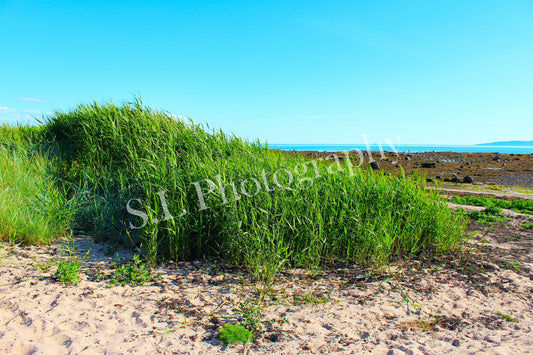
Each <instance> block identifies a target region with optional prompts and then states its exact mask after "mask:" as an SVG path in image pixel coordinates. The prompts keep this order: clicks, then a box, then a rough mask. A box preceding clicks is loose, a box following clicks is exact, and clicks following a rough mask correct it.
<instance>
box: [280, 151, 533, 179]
mask: <svg viewBox="0 0 533 355" xmlns="http://www.w3.org/2000/svg"><path fill="white" fill-rule="evenodd" d="M286 154H289V155H294V154H299V155H303V156H304V157H306V158H308V159H320V158H326V157H330V156H332V154H336V155H338V156H339V157H340V158H341V159H343V158H344V153H342V152H336V153H332V152H317V151H287V152H286ZM362 154H363V158H364V159H363V165H362V167H363V168H369V167H370V168H372V169H374V170H383V171H385V172H388V173H391V174H399V173H400V172H401V169H400V167H401V168H403V170H404V171H405V173H406V174H412V173H414V172H417V173H419V174H422V175H425V176H426V178H427V179H428V182H434V181H437V182H439V183H440V182H451V183H467V184H477V185H483V184H492V185H504V186H517V187H523V188H533V154H499V153H455V152H425V153H395V152H388V151H385V152H383V153H381V152H379V151H372V152H362ZM350 156H352V157H353V158H354V159H359V157H360V155H359V153H358V152H356V151H352V152H350ZM372 160H374V162H372Z"/></svg>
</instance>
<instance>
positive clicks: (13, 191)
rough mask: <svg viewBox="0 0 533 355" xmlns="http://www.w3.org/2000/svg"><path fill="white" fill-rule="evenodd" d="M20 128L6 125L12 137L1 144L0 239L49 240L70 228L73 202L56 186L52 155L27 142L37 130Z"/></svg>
mask: <svg viewBox="0 0 533 355" xmlns="http://www.w3.org/2000/svg"><path fill="white" fill-rule="evenodd" d="M19 129H20V131H19V134H17V133H15V131H8V130H5V128H4V131H3V132H4V133H5V132H9V134H10V135H11V137H10V138H9V139H5V140H4V141H3V143H4V145H2V146H0V239H4V240H8V241H10V242H23V243H27V244H46V243H50V242H51V241H52V240H54V239H55V238H57V237H59V236H61V235H63V234H64V233H65V232H66V231H67V230H68V229H69V227H70V225H71V223H72V219H71V212H70V205H69V202H68V201H67V200H66V196H65V194H63V193H61V192H60V190H58V188H57V186H55V183H54V182H55V179H54V177H53V176H52V174H51V170H50V169H51V160H50V157H49V156H47V154H46V153H39V152H38V149H36V148H35V147H34V146H32V145H29V144H28V140H27V139H28V136H27V135H26V134H27V133H28V132H34V130H33V129H31V128H30V129H27V128H19ZM4 137H5V136H4ZM29 139H32V137H30V138H29ZM5 142H9V143H5ZM15 142H18V143H15ZM8 146H9V147H8Z"/></svg>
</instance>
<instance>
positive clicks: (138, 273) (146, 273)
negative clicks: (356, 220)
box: [109, 254, 152, 286]
mask: <svg viewBox="0 0 533 355" xmlns="http://www.w3.org/2000/svg"><path fill="white" fill-rule="evenodd" d="M151 280H152V275H151V273H150V269H149V268H148V267H147V266H146V264H145V263H143V262H142V261H141V260H140V259H139V254H135V255H134V256H133V260H132V261H130V262H128V263H126V264H121V265H118V266H117V267H116V269H115V270H114V271H113V272H112V273H111V275H110V279H109V283H110V284H111V285H116V284H120V285H121V286H125V285H126V284H129V285H132V286H142V285H144V284H145V283H146V282H149V281H151Z"/></svg>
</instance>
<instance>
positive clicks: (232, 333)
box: [218, 323, 254, 344]
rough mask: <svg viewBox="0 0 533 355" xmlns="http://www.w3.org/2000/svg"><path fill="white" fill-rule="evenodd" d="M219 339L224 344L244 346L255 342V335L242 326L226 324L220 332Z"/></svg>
mask: <svg viewBox="0 0 533 355" xmlns="http://www.w3.org/2000/svg"><path fill="white" fill-rule="evenodd" d="M218 339H219V340H220V341H221V342H223V343H224V344H235V343H243V344H244V343H250V342H252V341H253V340H254V333H252V332H251V331H249V330H248V329H246V328H245V327H244V326H242V325H240V324H229V323H226V324H224V326H223V327H222V329H221V330H220V331H219V332H218Z"/></svg>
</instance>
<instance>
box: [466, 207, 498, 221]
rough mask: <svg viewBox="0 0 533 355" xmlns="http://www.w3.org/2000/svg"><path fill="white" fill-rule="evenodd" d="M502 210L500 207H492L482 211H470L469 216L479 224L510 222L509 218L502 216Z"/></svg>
mask: <svg viewBox="0 0 533 355" xmlns="http://www.w3.org/2000/svg"><path fill="white" fill-rule="evenodd" d="M502 212H503V211H502V209H501V208H500V207H498V206H494V205H490V206H489V207H487V208H485V209H484V210H481V211H477V210H474V211H470V212H468V214H467V216H468V217H470V218H471V219H473V220H475V221H476V222H479V223H497V222H500V223H503V222H505V221H507V220H508V218H507V217H505V216H502V215H501V213H502Z"/></svg>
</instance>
